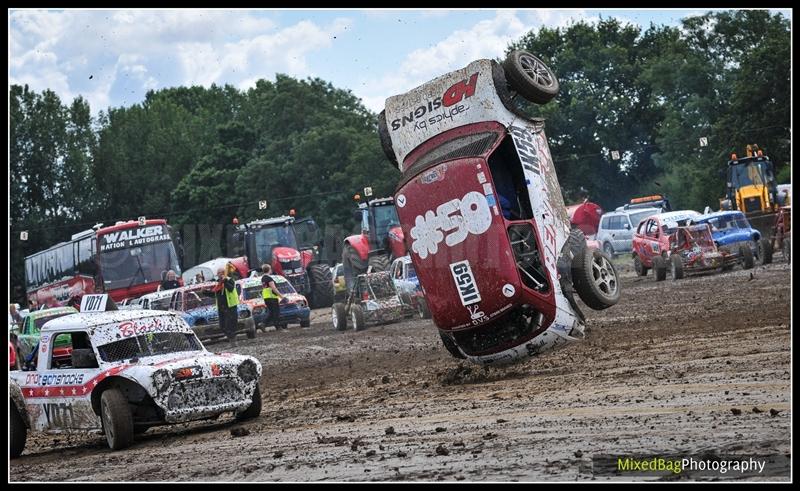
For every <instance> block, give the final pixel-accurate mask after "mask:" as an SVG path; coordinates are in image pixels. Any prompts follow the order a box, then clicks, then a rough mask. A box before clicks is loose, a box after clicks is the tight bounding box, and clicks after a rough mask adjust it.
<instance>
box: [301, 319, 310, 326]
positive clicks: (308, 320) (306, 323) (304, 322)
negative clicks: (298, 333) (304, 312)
mask: <svg viewBox="0 0 800 491" xmlns="http://www.w3.org/2000/svg"><path fill="white" fill-rule="evenodd" d="M300 327H311V319H306V320H301V321H300Z"/></svg>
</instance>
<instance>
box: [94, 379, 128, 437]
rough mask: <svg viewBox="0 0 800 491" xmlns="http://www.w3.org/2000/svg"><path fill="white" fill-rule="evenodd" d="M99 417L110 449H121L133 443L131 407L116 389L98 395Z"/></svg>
mask: <svg viewBox="0 0 800 491" xmlns="http://www.w3.org/2000/svg"><path fill="white" fill-rule="evenodd" d="M100 417H101V419H102V420H103V431H104V432H105V434H106V440H107V441H108V446H109V448H111V450H121V449H123V448H126V447H129V446H130V445H131V444H132V443H133V415H132V414H131V407H130V405H128V400H127V399H126V398H125V396H124V395H123V394H122V392H120V391H119V390H118V389H108V390H106V391H105V392H103V394H102V395H101V396H100Z"/></svg>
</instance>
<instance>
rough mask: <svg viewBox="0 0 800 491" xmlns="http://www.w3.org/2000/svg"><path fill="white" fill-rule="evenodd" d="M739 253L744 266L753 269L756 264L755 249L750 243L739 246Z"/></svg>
mask: <svg viewBox="0 0 800 491" xmlns="http://www.w3.org/2000/svg"><path fill="white" fill-rule="evenodd" d="M739 255H740V256H741V257H742V268H743V269H753V266H754V265H755V258H754V257H753V250H752V249H750V246H749V245H743V246H741V247H739Z"/></svg>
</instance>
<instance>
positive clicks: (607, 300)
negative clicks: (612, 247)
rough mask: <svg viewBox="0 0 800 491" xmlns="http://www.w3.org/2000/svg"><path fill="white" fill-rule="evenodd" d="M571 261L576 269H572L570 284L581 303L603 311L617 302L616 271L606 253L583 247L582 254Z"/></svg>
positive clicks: (617, 282) (617, 284) (618, 291)
mask: <svg viewBox="0 0 800 491" xmlns="http://www.w3.org/2000/svg"><path fill="white" fill-rule="evenodd" d="M573 261H576V262H577V263H578V264H577V266H578V267H577V268H574V267H573V270H572V283H573V286H574V287H575V291H577V292H578V296H579V297H581V300H583V303H585V304H586V305H587V306H588V307H589V308H591V309H594V310H603V309H607V308H609V307H611V306H612V305H616V304H617V302H619V295H620V290H619V280H618V278H617V270H616V269H615V268H614V265H613V264H612V263H611V258H610V257H608V255H607V254H606V253H604V252H601V251H599V250H598V249H594V248H588V247H585V248H584V249H583V254H579V255H578V256H577V257H576V258H575V259H573ZM573 265H575V263H574V262H573Z"/></svg>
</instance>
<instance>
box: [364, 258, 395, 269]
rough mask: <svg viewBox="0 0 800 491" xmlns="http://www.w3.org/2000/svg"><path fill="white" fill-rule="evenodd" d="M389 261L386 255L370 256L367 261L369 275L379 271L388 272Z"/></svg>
mask: <svg viewBox="0 0 800 491" xmlns="http://www.w3.org/2000/svg"><path fill="white" fill-rule="evenodd" d="M391 264H392V263H391V260H390V259H389V256H388V255H386V254H378V255H375V256H370V258H369V261H368V262H367V269H368V270H369V271H370V272H371V273H377V272H379V271H389V266H391Z"/></svg>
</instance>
